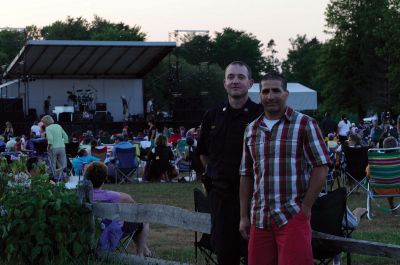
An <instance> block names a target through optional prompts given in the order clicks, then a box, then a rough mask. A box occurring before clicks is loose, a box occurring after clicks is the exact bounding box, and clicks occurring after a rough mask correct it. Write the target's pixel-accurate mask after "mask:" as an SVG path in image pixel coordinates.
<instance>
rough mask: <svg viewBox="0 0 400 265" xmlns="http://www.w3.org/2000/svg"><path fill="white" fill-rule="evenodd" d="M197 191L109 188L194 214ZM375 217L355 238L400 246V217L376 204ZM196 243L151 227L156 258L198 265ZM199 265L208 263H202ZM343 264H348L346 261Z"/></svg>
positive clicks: (373, 260) (385, 262) (385, 264)
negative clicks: (194, 196)
mask: <svg viewBox="0 0 400 265" xmlns="http://www.w3.org/2000/svg"><path fill="white" fill-rule="evenodd" d="M195 187H198V188H200V187H201V185H200V183H198V182H194V183H145V184H144V183H141V184H125V185H107V186H106V187H105V188H107V189H112V190H118V191H122V192H126V193H128V194H130V195H132V196H133V198H134V199H135V200H136V201H137V202H139V203H157V204H165V205H173V206H177V207H181V208H185V209H189V210H193V209H194V202H193V189H194V188H195ZM379 202H380V203H381V204H382V205H384V206H387V203H386V201H385V200H379ZM396 202H398V200H397V201H396ZM348 204H349V207H350V209H354V208H356V207H366V194H365V193H359V194H354V195H351V196H350V197H349V200H348ZM374 214H375V217H374V219H373V220H372V221H369V220H368V219H367V218H364V219H363V220H362V221H361V223H360V226H359V228H358V229H357V230H356V231H354V232H353V234H352V237H353V238H356V239H363V240H370V241H377V242H383V243H391V244H397V245H400V216H395V215H393V214H390V213H386V212H383V211H381V210H379V209H377V207H376V205H375V204H374ZM193 242H194V232H191V231H184V230H181V229H176V228H171V227H166V226H162V225H155V224H153V225H151V231H150V238H149V246H150V248H151V250H152V251H153V254H154V256H155V257H156V258H161V259H165V260H175V261H181V262H187V263H190V264H195V258H194V247H193ZM343 257H344V255H343ZM197 264H204V263H203V262H202V260H201V259H200V260H199V262H198V263H197ZM342 264H346V263H345V260H344V258H343V260H342ZM352 264H376V265H377V264H382V265H394V264H400V261H395V260H392V259H387V258H381V257H371V256H364V255H355V254H353V255H352Z"/></svg>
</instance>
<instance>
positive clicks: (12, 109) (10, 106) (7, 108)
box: [0, 98, 24, 122]
mask: <svg viewBox="0 0 400 265" xmlns="http://www.w3.org/2000/svg"><path fill="white" fill-rule="evenodd" d="M22 106H23V104H22V98H0V113H1V115H0V120H1V121H2V122H5V121H10V122H23V121H24V110H23V107H22Z"/></svg>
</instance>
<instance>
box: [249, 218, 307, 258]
mask: <svg viewBox="0 0 400 265" xmlns="http://www.w3.org/2000/svg"><path fill="white" fill-rule="evenodd" d="M270 221H271V227H270V228H268V229H259V228H256V227H255V226H254V225H251V227H250V240H249V246H248V247H249V253H248V259H249V265H277V264H278V265H312V264H313V254H312V248H311V239H312V233H311V225H310V220H308V219H307V217H306V216H305V215H304V213H303V212H300V213H298V214H297V215H296V216H295V217H294V218H293V219H291V220H289V222H288V223H287V224H286V225H284V226H283V227H281V228H279V227H278V226H277V225H276V224H275V221H274V220H273V218H272V217H271V219H270Z"/></svg>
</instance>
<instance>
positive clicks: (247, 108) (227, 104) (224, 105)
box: [221, 98, 252, 113]
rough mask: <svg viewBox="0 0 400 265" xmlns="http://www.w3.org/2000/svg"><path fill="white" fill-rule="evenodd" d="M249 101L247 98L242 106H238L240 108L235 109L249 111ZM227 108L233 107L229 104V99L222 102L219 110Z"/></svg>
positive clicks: (224, 110)
mask: <svg viewBox="0 0 400 265" xmlns="http://www.w3.org/2000/svg"><path fill="white" fill-rule="evenodd" d="M251 103H252V101H251V99H250V98H248V99H247V101H246V103H245V104H244V105H243V107H242V108H240V109H237V110H243V111H244V112H249V111H250V105H251ZM229 109H233V108H232V107H231V105H229V101H228V100H227V101H225V102H224V104H222V109H221V110H222V112H224V113H225V112H226V111H228V110H229Z"/></svg>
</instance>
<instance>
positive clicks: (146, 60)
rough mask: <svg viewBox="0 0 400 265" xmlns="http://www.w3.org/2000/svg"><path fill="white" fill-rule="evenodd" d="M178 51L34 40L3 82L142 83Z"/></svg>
mask: <svg viewBox="0 0 400 265" xmlns="http://www.w3.org/2000/svg"><path fill="white" fill-rule="evenodd" d="M175 47H176V43H175V42H144V41H75V40H31V41H28V42H27V43H26V44H25V46H24V47H23V48H22V49H21V51H20V52H19V54H18V55H17V56H16V57H15V59H14V61H13V62H12V63H11V65H10V66H9V67H8V68H7V70H6V72H5V73H4V78H5V79H15V78H22V77H28V78H35V79H54V78H58V79H68V78H73V79H91V78H104V79H107V78H119V79H122V78H124V79H125V78H139V79H140V78H143V77H144V76H145V75H146V74H147V73H148V72H149V71H150V70H151V69H152V68H153V67H155V66H156V65H157V64H158V63H159V62H160V61H161V60H162V59H163V58H164V57H165V56H166V55H167V54H168V53H169V52H171V51H172V49H173V48H175Z"/></svg>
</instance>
